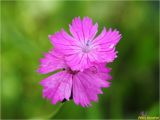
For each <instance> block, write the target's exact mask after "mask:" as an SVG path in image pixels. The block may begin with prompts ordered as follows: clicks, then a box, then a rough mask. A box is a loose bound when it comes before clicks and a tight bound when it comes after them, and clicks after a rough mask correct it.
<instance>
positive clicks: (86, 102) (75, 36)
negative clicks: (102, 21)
mask: <svg viewBox="0 0 160 120" xmlns="http://www.w3.org/2000/svg"><path fill="white" fill-rule="evenodd" d="M97 29H98V24H95V25H93V23H92V20H91V19H90V18H88V17H84V18H83V20H81V19H80V18H79V17H78V18H75V19H73V21H72V25H70V32H71V34H72V36H71V35H69V34H68V33H67V32H65V31H64V30H63V29H62V30H61V31H60V32H57V33H55V34H54V35H50V36H49V38H50V40H51V42H52V44H53V45H54V49H52V50H51V51H50V52H49V53H45V54H44V58H42V59H40V63H41V64H40V67H39V69H38V70H37V71H38V72H39V73H41V74H46V73H49V72H53V71H57V73H56V74H53V75H51V76H49V77H48V78H45V79H44V80H42V81H41V82H40V84H41V85H42V86H43V97H44V98H47V99H49V100H51V101H52V103H53V104H56V103H57V102H58V101H60V102H62V101H64V100H70V99H72V98H73V100H74V102H75V104H77V105H78V104H80V105H82V106H83V107H86V106H90V105H91V101H98V94H102V91H101V88H103V87H105V88H107V87H109V86H110V82H108V80H111V79H112V77H111V76H110V75H109V72H110V69H109V68H107V67H105V65H106V63H109V62H112V61H113V60H114V59H115V58H116V57H117V56H116V53H117V52H116V50H115V46H116V45H117V43H118V41H119V40H120V39H121V35H120V34H119V32H118V31H117V30H112V29H109V30H106V29H105V28H104V29H103V31H102V32H101V33H100V35H98V36H96V33H97Z"/></svg>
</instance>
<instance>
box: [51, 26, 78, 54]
mask: <svg viewBox="0 0 160 120" xmlns="http://www.w3.org/2000/svg"><path fill="white" fill-rule="evenodd" d="M49 39H50V40H51V42H52V44H53V46H54V47H55V49H56V50H59V51H61V52H62V53H65V54H73V53H75V52H77V51H76V50H79V49H80V48H79V46H78V45H77V44H78V42H75V40H74V38H72V37H71V36H70V35H69V34H68V33H67V32H66V31H65V30H64V29H61V31H60V32H56V33H55V34H54V35H49Z"/></svg>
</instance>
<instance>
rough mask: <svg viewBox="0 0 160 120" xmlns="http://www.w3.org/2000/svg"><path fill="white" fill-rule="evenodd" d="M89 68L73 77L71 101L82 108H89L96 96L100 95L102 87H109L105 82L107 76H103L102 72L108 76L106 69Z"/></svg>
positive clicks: (96, 98)
mask: <svg viewBox="0 0 160 120" xmlns="http://www.w3.org/2000/svg"><path fill="white" fill-rule="evenodd" d="M101 67H102V68H99V65H97V66H96V67H91V68H89V69H86V70H85V71H83V72H79V73H78V74H76V75H74V77H73V99H74V102H75V103H76V104H77V105H78V104H80V105H82V106H83V107H86V106H91V104H90V102H91V101H97V100H98V96H97V95H98V94H102V93H103V92H102V91H101V88H102V87H109V85H110V83H109V82H108V81H106V80H108V79H109V78H107V77H108V76H104V72H105V73H106V74H107V75H108V73H109V71H110V70H108V68H106V69H105V68H104V67H105V66H104V67H103V66H101Z"/></svg>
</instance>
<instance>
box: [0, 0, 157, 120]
mask: <svg viewBox="0 0 160 120" xmlns="http://www.w3.org/2000/svg"><path fill="white" fill-rule="evenodd" d="M76 16H80V17H81V18H83V17H84V16H89V17H91V18H92V19H93V21H94V22H98V23H99V31H101V30H102V28H103V26H106V27H107V28H110V27H112V28H116V29H118V30H119V31H120V32H121V34H122V36H123V38H122V39H121V41H120V43H119V44H118V46H117V50H118V51H119V53H118V58H117V59H116V60H115V62H114V63H111V64H109V66H110V67H111V68H112V72H111V75H112V76H113V80H112V84H111V87H110V88H108V89H103V92H104V94H103V95H99V101H98V102H97V103H92V105H93V106H92V107H89V108H82V107H81V106H76V105H75V104H74V103H73V101H69V102H65V103H63V104H61V103H58V104H57V105H52V104H51V103H50V101H47V100H45V99H43V98H42V86H40V85H39V82H40V81H41V80H42V79H43V78H46V77H47V76H49V75H50V74H47V75H40V74H38V73H37V72H36V69H37V68H38V66H39V58H42V56H43V55H42V53H44V52H47V51H49V50H50V49H51V48H52V45H51V43H50V41H49V39H48V35H49V34H53V33H54V32H56V31H59V30H60V29H61V28H62V27H63V28H65V29H66V30H67V31H68V24H69V23H71V20H72V19H73V18H74V17H76ZM158 18H159V2H158V1H157V2H156V1H148V2H147V1H146V2H145V1H130V2H129V1H120V2H118V1H98V0H97V1H86V2H85V1H59V2H58V1H19V0H18V1H12V2H11V1H8V2H7V1H1V68H2V69H1V117H2V118H3V119H7V118H10V119H11V118H12V119H13V118H15V119H18V118H21V119H25V118H27V119H31V118H39V119H40V118H41V119H51V118H55V119H63V118H64V119H65V118H66V119H69V118H70V119H71V118H72V119H76V118H80V119H114V118H116V119H137V118H138V116H139V115H141V114H145V115H148V116H159V77H158V76H159V61H158V50H159V31H158V30H159V23H158V22H159V21H158ZM51 74H53V73H51Z"/></svg>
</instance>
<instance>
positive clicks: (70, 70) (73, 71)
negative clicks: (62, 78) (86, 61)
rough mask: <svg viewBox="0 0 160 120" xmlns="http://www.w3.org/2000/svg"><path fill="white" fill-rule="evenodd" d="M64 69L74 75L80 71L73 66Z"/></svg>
mask: <svg viewBox="0 0 160 120" xmlns="http://www.w3.org/2000/svg"><path fill="white" fill-rule="evenodd" d="M63 70H66V71H67V72H68V73H69V74H72V75H75V74H77V73H78V72H79V71H76V70H72V69H71V68H64V69H63Z"/></svg>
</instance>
